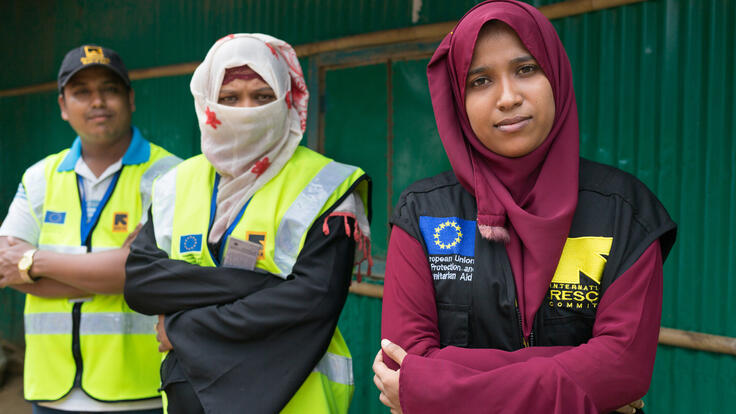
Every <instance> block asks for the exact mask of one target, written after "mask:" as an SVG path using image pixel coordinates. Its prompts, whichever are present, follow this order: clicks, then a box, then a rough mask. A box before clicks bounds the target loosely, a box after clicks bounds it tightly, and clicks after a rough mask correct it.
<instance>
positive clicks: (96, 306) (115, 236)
mask: <svg viewBox="0 0 736 414" xmlns="http://www.w3.org/2000/svg"><path fill="white" fill-rule="evenodd" d="M58 84H59V97H58V101H59V108H60V109H61V117H62V119H64V120H65V121H67V122H68V123H69V125H70V126H71V127H72V129H74V131H75V132H76V133H77V134H78V137H77V138H76V140H75V141H74V143H73V144H72V146H71V148H69V149H65V150H63V151H61V152H59V153H57V154H52V155H49V156H47V157H46V158H44V159H43V160H41V161H39V162H37V163H36V164H34V165H33V166H31V167H30V168H28V169H27V170H26V171H25V173H24V174H23V179H22V181H21V183H20V185H19V186H18V192H17V193H16V195H15V198H14V199H13V202H12V204H11V206H10V209H9V211H8V215H7V216H6V218H5V220H4V221H3V222H2V226H0V287H5V286H9V287H11V288H14V289H16V290H19V291H21V292H25V293H27V294H28V295H27V297H26V305H25V312H24V313H25V315H24V316H25V339H26V358H25V372H24V393H25V398H26V399H27V400H28V401H31V402H33V412H34V414H39V413H40V414H45V413H56V412H65V413H68V412H110V411H125V412H127V413H146V414H148V413H160V412H161V399H160V396H159V392H158V390H157V389H158V387H159V374H158V369H159V361H160V354H159V353H158V352H157V348H158V344H157V342H156V339H155V330H154V325H155V322H156V320H155V317H154V318H151V317H148V316H144V315H141V314H138V313H136V312H134V311H132V310H131V309H130V308H129V307H128V305H127V304H126V303H125V301H124V299H123V296H122V294H121V293H122V291H123V284H124V280H125V268H124V264H125V258H126V257H127V254H128V246H129V244H130V242H131V241H132V239H133V238H134V237H135V235H136V232H137V228H136V225H137V224H138V223H139V222H140V221H141V219H143V220H145V219H146V217H147V215H146V212H147V210H148V208H149V206H150V202H151V184H152V182H153V180H154V178H156V177H157V176H158V175H159V174H161V173H163V172H165V171H167V170H168V169H170V168H171V167H172V166H174V165H175V164H177V163H178V162H179V161H180V160H179V158H177V157H175V156H173V155H171V154H170V153H169V152H167V151H166V150H164V149H163V148H161V147H159V146H157V145H154V144H152V143H150V142H148V141H146V140H145V139H144V138H143V137H142V136H141V133H140V131H139V130H138V129H137V128H135V127H132V126H131V115H132V112H133V111H134V110H135V95H134V92H133V90H132V89H131V87H130V79H129V77H128V71H127V69H126V68H125V65H124V64H123V62H122V60H121V59H120V56H118V54H117V53H115V52H114V51H113V50H110V49H107V48H104V47H100V46H95V45H84V46H80V47H78V48H75V49H73V50H71V51H70V52H69V53H67V54H66V56H65V57H64V61H63V62H62V64H61V68H60V70H59V76H58Z"/></svg>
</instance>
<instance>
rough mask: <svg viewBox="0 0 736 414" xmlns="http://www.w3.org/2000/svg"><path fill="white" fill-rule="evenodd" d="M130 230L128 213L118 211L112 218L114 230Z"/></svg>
mask: <svg viewBox="0 0 736 414" xmlns="http://www.w3.org/2000/svg"><path fill="white" fill-rule="evenodd" d="M127 231H128V213H127V212H116V213H115V214H113V218H112V232H113V233H120V232H127Z"/></svg>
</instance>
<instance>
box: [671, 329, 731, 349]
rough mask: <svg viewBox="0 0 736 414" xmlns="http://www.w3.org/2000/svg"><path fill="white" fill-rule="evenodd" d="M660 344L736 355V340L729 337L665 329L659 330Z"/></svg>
mask: <svg viewBox="0 0 736 414" xmlns="http://www.w3.org/2000/svg"><path fill="white" fill-rule="evenodd" d="M659 343H660V344H662V345H669V346H676V347H679V348H688V349H695V350H698V351H706V352H715V353H717V354H728V355H736V338H731V337H728V336H718V335H710V334H704V333H700V332H692V331H682V330H679V329H672V328H664V327H663V328H660V330H659Z"/></svg>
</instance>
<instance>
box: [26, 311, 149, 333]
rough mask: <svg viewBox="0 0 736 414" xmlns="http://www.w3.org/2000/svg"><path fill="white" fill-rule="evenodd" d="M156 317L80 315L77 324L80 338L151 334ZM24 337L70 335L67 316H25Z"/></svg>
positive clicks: (68, 315) (63, 314)
mask: <svg viewBox="0 0 736 414" xmlns="http://www.w3.org/2000/svg"><path fill="white" fill-rule="evenodd" d="M156 321H157V317H156V316H147V315H141V314H139V313H122V312H120V313H118V312H101V313H84V312H83V313H82V315H81V320H80V324H79V334H80V335H116V334H117V335H129V334H155V329H154V326H155V324H156ZM25 328H26V334H27V335H58V334H68V335H71V333H72V314H71V313H70V312H63V313H62V312H48V313H27V314H26V315H25Z"/></svg>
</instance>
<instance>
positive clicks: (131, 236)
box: [121, 224, 143, 249]
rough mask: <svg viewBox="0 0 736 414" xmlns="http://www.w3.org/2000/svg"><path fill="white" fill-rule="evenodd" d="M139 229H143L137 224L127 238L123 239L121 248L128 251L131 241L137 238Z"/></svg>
mask: <svg viewBox="0 0 736 414" xmlns="http://www.w3.org/2000/svg"><path fill="white" fill-rule="evenodd" d="M141 227H143V225H142V224H138V225H137V226H135V229H133V231H131V232H130V234H128V237H126V238H125V241H124V242H123V245H122V246H121V247H122V248H124V249H130V245H131V244H133V240H135V238H136V237H137V236H138V233H140V231H141Z"/></svg>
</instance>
